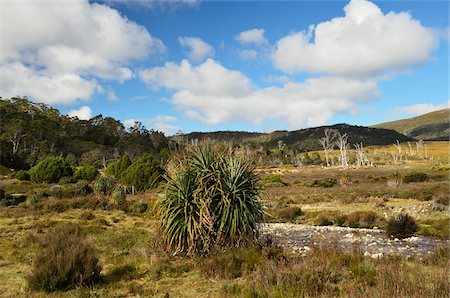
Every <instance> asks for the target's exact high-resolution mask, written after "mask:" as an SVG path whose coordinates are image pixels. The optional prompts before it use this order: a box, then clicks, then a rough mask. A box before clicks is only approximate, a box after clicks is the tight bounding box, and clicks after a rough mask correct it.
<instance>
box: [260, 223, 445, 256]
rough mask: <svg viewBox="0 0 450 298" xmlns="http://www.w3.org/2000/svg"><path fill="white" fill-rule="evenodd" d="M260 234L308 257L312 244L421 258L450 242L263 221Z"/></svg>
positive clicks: (379, 232) (349, 229) (369, 254)
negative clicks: (265, 222) (398, 237)
mask: <svg viewBox="0 0 450 298" xmlns="http://www.w3.org/2000/svg"><path fill="white" fill-rule="evenodd" d="M261 237H269V238H271V239H272V240H273V241H274V243H276V244H279V245H281V246H282V247H283V248H284V249H286V250H287V251H290V252H294V253H300V254H302V255H305V256H306V254H307V253H308V251H309V250H310V249H311V247H312V246H314V245H326V246H334V247H336V248H338V249H342V250H343V251H344V252H358V253H362V254H364V255H365V256H367V257H371V258H381V257H383V256H387V255H402V256H405V257H415V258H419V259H420V258H422V257H424V256H425V255H427V254H430V253H432V252H433V251H435V250H436V249H437V248H439V247H440V246H444V245H449V244H450V242H449V240H444V239H439V238H432V237H424V236H413V237H410V238H406V239H397V238H391V237H388V236H387V235H386V234H385V233H384V232H383V231H382V230H380V229H377V228H374V229H363V228H346V227H335V226H325V227H319V226H309V225H300V224H290V223H269V224H264V225H263V226H262V233H261Z"/></svg>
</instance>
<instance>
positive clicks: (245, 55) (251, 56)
mask: <svg viewBox="0 0 450 298" xmlns="http://www.w3.org/2000/svg"><path fill="white" fill-rule="evenodd" d="M239 56H240V57H241V59H244V60H256V58H258V52H257V51H255V50H248V49H245V50H241V51H240V52H239Z"/></svg>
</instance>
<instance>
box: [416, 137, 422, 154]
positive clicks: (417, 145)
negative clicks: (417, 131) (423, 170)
mask: <svg viewBox="0 0 450 298" xmlns="http://www.w3.org/2000/svg"><path fill="white" fill-rule="evenodd" d="M416 148H417V155H418V156H419V157H420V158H422V157H423V153H422V150H423V141H422V140H420V141H419V142H416Z"/></svg>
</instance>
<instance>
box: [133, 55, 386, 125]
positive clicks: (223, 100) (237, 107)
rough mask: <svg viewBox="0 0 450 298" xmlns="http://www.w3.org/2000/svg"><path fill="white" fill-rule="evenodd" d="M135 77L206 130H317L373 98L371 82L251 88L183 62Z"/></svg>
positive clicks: (208, 67)
mask: <svg viewBox="0 0 450 298" xmlns="http://www.w3.org/2000/svg"><path fill="white" fill-rule="evenodd" d="M140 75H141V79H142V80H143V81H144V82H146V83H147V84H148V85H149V86H150V87H151V88H155V87H164V88H167V89H171V90H173V91H174V94H173V96H172V98H171V99H170V101H171V102H172V104H174V105H175V107H176V108H177V109H179V110H181V111H182V112H183V113H184V115H185V116H187V117H189V118H192V119H195V120H198V121H200V122H202V123H204V124H209V125H215V124H219V123H226V122H232V121H246V122H250V123H255V124H260V123H262V122H263V121H264V120H267V119H278V120H280V121H282V122H284V123H287V124H288V125H290V126H291V127H292V128H299V127H304V126H314V125H321V124H325V123H326V122H327V121H328V120H329V119H330V118H331V117H332V116H333V115H335V114H336V113H338V112H350V111H351V110H353V109H355V104H356V103H358V102H359V101H363V100H367V99H370V98H375V97H377V96H378V95H379V91H378V88H377V85H376V82H374V81H371V80H356V79H343V78H332V77H324V78H315V79H308V80H306V81H305V82H303V83H292V82H291V83H286V84H284V85H283V86H282V87H269V88H257V87H254V86H252V84H251V81H250V80H249V79H248V78H247V77H246V76H245V75H243V74H242V73H240V72H237V71H232V70H229V69H227V68H225V67H223V66H222V65H220V64H219V63H218V62H216V61H214V60H211V59H208V60H207V61H206V62H205V63H203V64H201V65H199V66H196V67H193V66H192V65H191V64H190V63H189V62H188V61H182V62H181V63H180V65H178V64H175V63H166V65H165V66H164V67H156V68H152V69H147V70H144V71H142V72H141V74H140Z"/></svg>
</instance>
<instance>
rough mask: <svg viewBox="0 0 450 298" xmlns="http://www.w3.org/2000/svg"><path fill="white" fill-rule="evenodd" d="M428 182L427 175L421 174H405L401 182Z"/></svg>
mask: <svg viewBox="0 0 450 298" xmlns="http://www.w3.org/2000/svg"><path fill="white" fill-rule="evenodd" d="M427 180H428V175H427V174H425V173H421V172H413V173H409V174H406V175H405V177H403V182H405V183H412V182H424V181H427Z"/></svg>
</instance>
